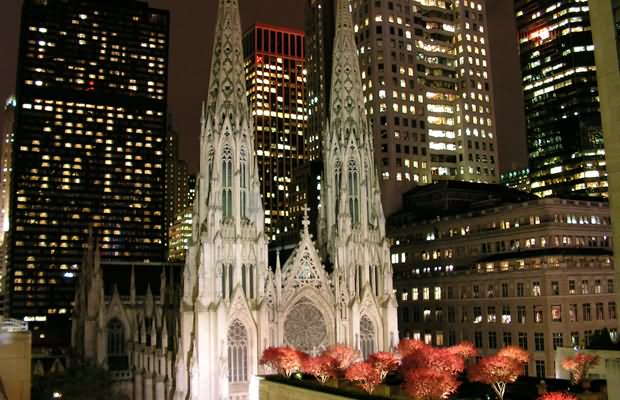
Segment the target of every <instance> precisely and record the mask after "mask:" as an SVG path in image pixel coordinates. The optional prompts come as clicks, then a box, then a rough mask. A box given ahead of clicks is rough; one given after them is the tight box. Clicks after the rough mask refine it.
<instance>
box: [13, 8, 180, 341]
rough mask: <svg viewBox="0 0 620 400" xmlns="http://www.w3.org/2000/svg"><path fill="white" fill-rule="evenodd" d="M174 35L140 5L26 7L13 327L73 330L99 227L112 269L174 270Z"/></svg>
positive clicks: (163, 16)
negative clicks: (79, 275)
mask: <svg viewBox="0 0 620 400" xmlns="http://www.w3.org/2000/svg"><path fill="white" fill-rule="evenodd" d="M168 27H169V14H168V12H167V11H162V10H156V9H152V8H149V6H148V4H147V3H144V2H140V1H115V0H113V1H106V2H101V1H94V0H69V1H65V0H26V1H24V5H23V10H22V23H21V41H20V48H19V60H18V73H17V106H16V120H15V122H16V129H15V142H14V151H13V160H14V163H13V172H14V174H13V177H14V179H13V183H12V186H13V193H14V196H13V198H12V200H11V227H10V228H11V230H10V234H11V236H10V248H9V260H10V264H9V265H10V270H9V277H8V283H9V287H10V299H9V307H10V314H11V315H12V316H14V317H17V318H20V319H25V320H27V321H34V322H35V323H39V322H47V324H46V327H45V328H46V329H52V328H55V327H58V328H59V329H66V328H67V325H66V318H67V317H68V316H69V315H70V312H71V309H70V305H71V301H72V300H73V298H74V294H73V293H74V277H75V276H76V275H75V273H76V272H77V269H78V268H79V267H78V265H79V264H80V262H81V259H82V253H83V251H82V245H83V243H85V242H86V237H87V234H88V231H89V227H91V228H92V231H93V233H94V235H95V236H96V237H97V238H98V241H99V247H100V250H101V258H102V259H103V260H114V261H132V262H133V261H140V262H145V261H151V262H155V261H163V260H164V257H165V249H164V238H165V226H164V214H165V203H164V180H165V169H164V162H165V154H164V151H165V139H166V128H167V126H166V97H167V95H166V87H167V85H166V80H167V60H168ZM56 323H57V324H56ZM64 332H65V331H63V333H58V334H54V335H47V336H46V335H45V333H41V334H40V335H37V336H36V337H35V340H38V339H45V341H46V342H44V343H43V344H45V343H49V342H47V341H50V340H52V339H57V340H59V341H63V340H66V338H67V337H68V336H67V335H64Z"/></svg>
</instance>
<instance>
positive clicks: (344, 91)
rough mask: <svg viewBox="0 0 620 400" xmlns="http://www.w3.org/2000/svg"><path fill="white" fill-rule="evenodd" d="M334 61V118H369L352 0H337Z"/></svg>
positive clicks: (332, 114) (332, 113)
mask: <svg viewBox="0 0 620 400" xmlns="http://www.w3.org/2000/svg"><path fill="white" fill-rule="evenodd" d="M333 60H334V64H333V67H332V82H333V83H332V88H331V116H332V117H331V118H332V121H331V122H332V124H333V122H334V120H335V119H338V118H339V117H343V115H342V113H341V110H343V111H344V112H345V113H346V115H347V116H349V117H353V118H354V120H355V121H356V122H357V123H361V122H362V121H364V122H365V119H366V114H365V112H364V110H363V107H364V103H363V101H364V94H363V91H362V78H361V75H360V67H359V60H358V58H357V46H356V45H355V36H354V33H353V19H352V16H351V11H350V10H349V0H337V8H336V35H335V38H334V54H333Z"/></svg>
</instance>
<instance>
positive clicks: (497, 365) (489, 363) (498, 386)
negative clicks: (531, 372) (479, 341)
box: [467, 355, 523, 400]
mask: <svg viewBox="0 0 620 400" xmlns="http://www.w3.org/2000/svg"><path fill="white" fill-rule="evenodd" d="M522 372H523V365H522V363H521V362H519V361H518V360H516V359H514V358H509V357H503V356H498V355H494V356H488V357H484V358H482V360H480V362H479V363H478V364H476V365H474V366H472V367H470V368H469V370H468V373H467V376H468V378H469V380H470V381H471V382H481V383H485V384H487V385H491V387H492V388H493V390H494V391H495V393H496V394H497V397H499V399H500V400H503V398H504V394H505V393H506V386H507V385H508V384H509V383H512V382H514V381H516V380H517V378H518V377H519V375H520V374H521V373H522Z"/></svg>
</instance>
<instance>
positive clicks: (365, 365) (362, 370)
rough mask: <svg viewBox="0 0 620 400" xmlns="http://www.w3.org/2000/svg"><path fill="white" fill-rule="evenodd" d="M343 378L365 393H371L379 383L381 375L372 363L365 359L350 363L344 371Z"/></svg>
mask: <svg viewBox="0 0 620 400" xmlns="http://www.w3.org/2000/svg"><path fill="white" fill-rule="evenodd" d="M344 376H345V379H346V380H348V381H349V382H352V383H354V384H355V385H356V386H359V387H361V388H362V389H363V390H364V391H365V392H366V393H369V394H370V393H372V392H373V391H374V390H375V387H376V386H377V385H378V384H380V383H381V376H380V375H379V371H377V370H376V369H375V368H374V367H373V366H372V364H370V363H369V362H367V361H358V362H356V363H354V364H351V366H349V368H347V370H346V372H345V375H344Z"/></svg>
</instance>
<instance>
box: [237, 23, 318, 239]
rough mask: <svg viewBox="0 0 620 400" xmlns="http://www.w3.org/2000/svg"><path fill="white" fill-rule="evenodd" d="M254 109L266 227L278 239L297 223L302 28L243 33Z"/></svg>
mask: <svg viewBox="0 0 620 400" xmlns="http://www.w3.org/2000/svg"><path fill="white" fill-rule="evenodd" d="M243 49H244V50H243V52H244V57H245V71H246V84H247V93H248V101H249V105H250V112H251V113H252V117H253V119H254V131H255V135H256V136H255V137H256V141H255V148H256V155H257V160H258V171H259V177H260V181H261V195H262V199H263V205H264V207H265V227H266V228H265V230H266V233H267V234H268V235H269V237H270V239H271V240H272V241H273V242H276V243H277V242H278V239H279V238H280V236H281V235H285V234H286V233H287V232H288V231H289V230H290V229H291V228H292V227H293V226H294V225H293V224H292V223H291V219H290V204H291V201H292V196H293V193H294V188H293V186H292V183H291V182H292V178H293V171H295V169H296V168H298V167H299V166H300V165H302V164H303V162H304V159H305V155H304V133H305V129H306V124H307V119H308V117H307V116H306V106H305V104H306V103H305V93H304V91H305V84H306V71H305V67H304V65H305V64H304V63H305V60H304V34H303V32H301V31H297V30H293V29H289V28H283V27H275V26H269V25H264V24H256V25H254V26H253V27H252V28H250V29H249V30H248V31H247V32H246V33H245V34H244V38H243Z"/></svg>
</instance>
